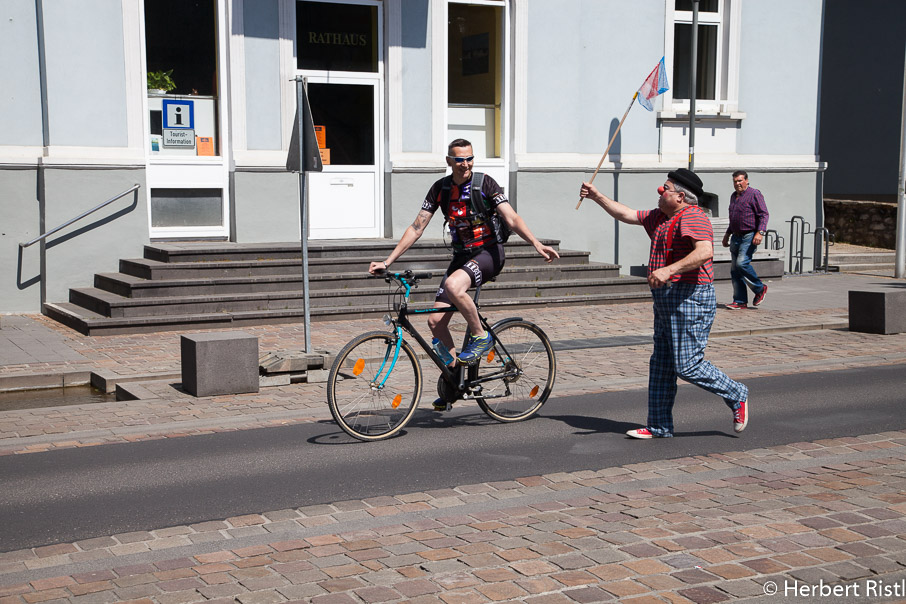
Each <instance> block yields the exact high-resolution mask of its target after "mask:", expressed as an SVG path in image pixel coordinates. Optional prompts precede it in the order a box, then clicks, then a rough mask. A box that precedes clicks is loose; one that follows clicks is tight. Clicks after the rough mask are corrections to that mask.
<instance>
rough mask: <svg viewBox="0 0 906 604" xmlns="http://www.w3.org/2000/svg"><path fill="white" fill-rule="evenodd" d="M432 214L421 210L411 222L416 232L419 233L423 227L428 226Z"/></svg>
mask: <svg viewBox="0 0 906 604" xmlns="http://www.w3.org/2000/svg"><path fill="white" fill-rule="evenodd" d="M432 216H433V214H431V212H429V211H427V210H421V211H420V212H419V213H418V216H416V217H415V220H414V221H413V222H412V228H413V229H415V231H416V232H418V233H421V232H422V231H424V230H425V227H426V226H428V223H429V222H431V217H432Z"/></svg>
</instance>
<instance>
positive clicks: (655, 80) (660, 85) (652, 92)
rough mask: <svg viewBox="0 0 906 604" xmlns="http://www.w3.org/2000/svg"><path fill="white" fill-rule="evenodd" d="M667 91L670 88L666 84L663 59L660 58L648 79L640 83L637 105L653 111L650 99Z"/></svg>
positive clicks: (665, 70) (665, 69) (665, 67)
mask: <svg viewBox="0 0 906 604" xmlns="http://www.w3.org/2000/svg"><path fill="white" fill-rule="evenodd" d="M668 90H670V86H669V85H668V84H667V66H666V65H664V57H661V60H660V62H659V63H658V64H657V66H656V67H655V68H654V69H653V70H652V71H651V73H649V74H648V77H647V78H645V81H644V82H642V87H641V88H639V105H641V106H642V107H644V108H645V109H647V110H648V111H654V105H652V104H651V99H653V98H654V97H656V96H658V95H659V94H664V93H665V92H667V91H668Z"/></svg>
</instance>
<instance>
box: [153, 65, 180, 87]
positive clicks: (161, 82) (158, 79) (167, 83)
mask: <svg viewBox="0 0 906 604" xmlns="http://www.w3.org/2000/svg"><path fill="white" fill-rule="evenodd" d="M172 75H173V70H172V69H170V70H169V71H163V70H160V71H149V72H148V90H162V91H163V92H170V91H171V90H173V89H174V88H176V82H174V81H173V78H172V77H170V76H172Z"/></svg>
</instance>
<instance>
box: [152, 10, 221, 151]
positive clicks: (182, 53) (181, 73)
mask: <svg viewBox="0 0 906 604" xmlns="http://www.w3.org/2000/svg"><path fill="white" fill-rule="evenodd" d="M216 27H217V14H216V9H215V1H214V0H153V1H151V0H148V1H146V2H145V51H146V55H147V65H146V69H147V73H148V76H149V77H148V110H149V112H150V116H149V123H150V132H149V133H148V135H149V143H150V151H151V156H152V157H156V156H205V155H220V149H219V145H220V141H219V137H218V131H217V130H218V129H217V37H216V36H217V29H216ZM160 74H167V78H162V77H160ZM168 80H169V81H168ZM171 86H175V88H171Z"/></svg>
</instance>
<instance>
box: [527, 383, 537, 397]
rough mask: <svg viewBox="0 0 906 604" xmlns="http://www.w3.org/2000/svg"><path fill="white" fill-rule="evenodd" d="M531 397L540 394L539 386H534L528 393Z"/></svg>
mask: <svg viewBox="0 0 906 604" xmlns="http://www.w3.org/2000/svg"><path fill="white" fill-rule="evenodd" d="M528 395H529V398H535V397H536V396H537V395H538V386H535V387H534V388H532V391H531V392H529V393H528Z"/></svg>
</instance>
